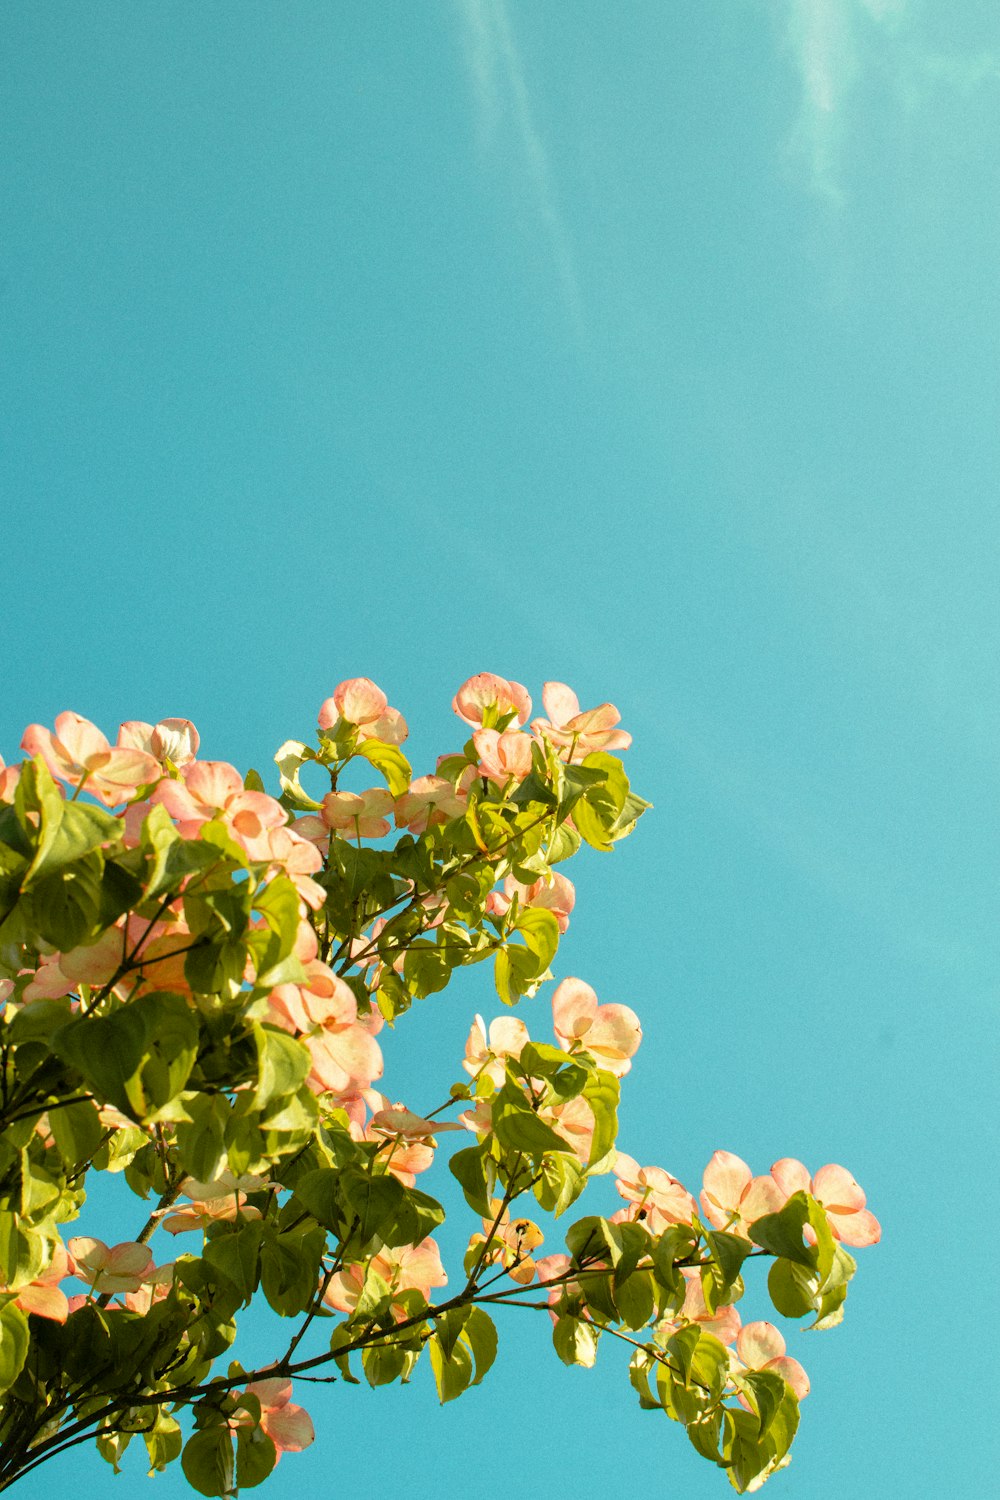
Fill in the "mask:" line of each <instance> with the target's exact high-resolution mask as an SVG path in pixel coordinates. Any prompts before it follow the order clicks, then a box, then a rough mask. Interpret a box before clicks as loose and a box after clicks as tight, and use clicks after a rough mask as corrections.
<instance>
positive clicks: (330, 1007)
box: [270, 959, 382, 1094]
mask: <svg viewBox="0 0 1000 1500" xmlns="http://www.w3.org/2000/svg"><path fill="white" fill-rule="evenodd" d="M305 969H306V974H307V976H308V980H307V983H306V984H305V985H297V984H279V985H276V986H275V988H274V989H273V990H272V991H271V995H270V1006H271V1019H272V1021H274V1023H275V1024H276V1025H278V1026H280V1027H282V1029H283V1030H285V1031H290V1032H292V1033H293V1035H294V1034H298V1035H301V1036H302V1039H303V1041H304V1042H305V1044H306V1046H307V1047H308V1049H309V1054H310V1056H311V1057H312V1072H311V1073H310V1075H309V1079H308V1082H309V1086H310V1088H311V1089H313V1091H314V1092H315V1093H326V1092H328V1091H332V1092H333V1093H335V1094H346V1093H353V1092H355V1091H356V1090H357V1089H366V1088H368V1086H369V1085H370V1084H371V1083H372V1082H373V1080H374V1079H376V1078H381V1076H382V1053H381V1051H380V1049H379V1045H378V1043H377V1042H376V1041H375V1039H374V1038H373V1036H372V1034H371V1030H370V1029H369V1026H366V1025H365V1024H364V1022H362V1021H361V1020H360V1019H359V1017H358V1002H357V1000H356V999H355V997H354V991H353V990H352V989H351V987H350V985H349V984H347V983H346V982H345V981H344V980H343V979H341V978H340V977H339V976H338V975H336V974H335V973H334V972H333V970H332V969H329V968H327V966H326V964H324V963H321V962H320V961H319V959H312V960H311V961H310V962H309V963H307V964H306V965H305Z"/></svg>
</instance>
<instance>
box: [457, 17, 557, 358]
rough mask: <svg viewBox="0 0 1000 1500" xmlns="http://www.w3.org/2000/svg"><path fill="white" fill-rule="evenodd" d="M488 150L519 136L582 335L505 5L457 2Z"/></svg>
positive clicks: (543, 153)
mask: <svg viewBox="0 0 1000 1500" xmlns="http://www.w3.org/2000/svg"><path fill="white" fill-rule="evenodd" d="M455 5H456V9H457V11H458V15H459V21H460V25H461V32H462V46H463V50H464V53H465V62H466V67H467V69H468V72H469V77H470V80H471V83H472V90H473V95H474V98H475V104H476V111H477V116H478V129H479V137H480V142H481V144H482V146H483V147H484V149H485V148H487V147H489V146H490V144H491V143H493V142H494V141H495V140H496V138H497V136H498V134H499V133H500V131H501V130H506V131H507V132H508V133H509V134H510V135H512V136H513V138H514V140H515V142H516V144H517V147H518V152H519V156H520V160H521V166H522V171H523V180H524V182H525V184H526V186H527V190H528V193H529V195H530V198H531V201H532V205H533V207H534V210H535V212H536V213H537V215H538V217H539V219H540V221H541V225H542V228H543V230H544V233H545V235H546V238H547V239H548V242H549V249H550V252H551V255H552V259H553V262H554V266H555V271H556V275H557V277H558V280H559V286H560V291H561V292H562V297H563V301H564V303H565V305H566V310H567V312H568V313H569V316H570V318H571V320H572V322H573V325H574V327H575V329H576V330H577V332H578V333H581V334H582V330H583V305H582V300H581V297H580V284H579V280H578V277H577V274H576V266H575V264H574V258H573V252H572V247H571V244H570V237H569V234H568V232H567V230H566V225H565V223H564V221H563V217H562V213H561V211H560V207H559V200H558V194H557V191H556V186H555V182H554V179H553V174H552V167H551V163H550V160H549V153H548V151H547V150H546V147H545V143H544V140H543V139H542V135H541V132H540V131H539V128H538V125H537V122H536V120H535V112H534V110H533V108H532V104H531V96H530V94H529V92H528V85H527V81H526V77H525V70H524V65H523V63H522V61H521V54H520V52H519V50H518V46H517V42H516V40H515V38H514V32H513V29H512V27H511V23H510V16H509V15H508V12H507V6H506V3H505V0H455Z"/></svg>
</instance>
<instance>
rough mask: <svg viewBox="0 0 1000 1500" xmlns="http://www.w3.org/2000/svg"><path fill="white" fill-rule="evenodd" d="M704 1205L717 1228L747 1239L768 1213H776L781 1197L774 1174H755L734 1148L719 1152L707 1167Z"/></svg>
mask: <svg viewBox="0 0 1000 1500" xmlns="http://www.w3.org/2000/svg"><path fill="white" fill-rule="evenodd" d="M704 1181H705V1185H704V1188H703V1190H702V1193H701V1207H702V1212H703V1213H704V1215H705V1218H706V1219H707V1220H708V1222H709V1223H710V1224H711V1225H712V1226H713V1227H714V1228H715V1229H725V1230H728V1231H729V1233H730V1234H741V1235H743V1236H744V1238H746V1234H747V1230H748V1228H749V1227H750V1225H751V1224H753V1223H754V1222H755V1221H756V1220H757V1219H761V1218H763V1216H764V1215H765V1214H773V1213H777V1211H778V1209H779V1208H780V1207H781V1205H782V1202H783V1200H782V1197H781V1193H780V1190H779V1188H778V1185H777V1183H776V1182H775V1181H774V1178H773V1177H770V1176H768V1177H754V1176H753V1174H752V1173H751V1171H750V1168H749V1167H748V1166H747V1164H746V1162H745V1161H743V1160H741V1158H740V1157H738V1156H734V1155H733V1154H732V1152H731V1151H716V1152H714V1153H713V1155H712V1160H711V1161H710V1162H709V1164H708V1166H707V1167H706V1168H705V1179H704Z"/></svg>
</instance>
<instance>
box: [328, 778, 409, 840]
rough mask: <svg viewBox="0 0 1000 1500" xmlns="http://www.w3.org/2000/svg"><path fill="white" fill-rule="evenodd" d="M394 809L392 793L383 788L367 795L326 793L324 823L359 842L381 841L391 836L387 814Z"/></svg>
mask: <svg viewBox="0 0 1000 1500" xmlns="http://www.w3.org/2000/svg"><path fill="white" fill-rule="evenodd" d="M391 809H392V793H391V792H389V791H386V789H385V788H384V787H375V786H373V787H370V788H369V789H368V791H366V792H359V793H354V792H327V794H326V796H325V797H324V798H323V813H322V817H323V822H324V823H325V824H326V825H327V827H328V828H337V829H341V828H343V829H347V830H349V832H350V833H351V834H352V835H353V836H354V837H357V838H363V839H380V838H382V836H383V835H384V834H386V833H388V832H389V823H388V820H387V819H386V818H385V817H384V814H385V813H387V812H389V811H391Z"/></svg>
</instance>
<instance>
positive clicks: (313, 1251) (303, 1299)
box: [260, 1224, 326, 1318]
mask: <svg viewBox="0 0 1000 1500" xmlns="http://www.w3.org/2000/svg"><path fill="white" fill-rule="evenodd" d="M325 1248H326V1235H325V1234H324V1232H323V1230H322V1229H310V1230H307V1231H306V1232H305V1233H304V1234H303V1233H301V1232H295V1233H289V1234H279V1233H278V1232H277V1231H276V1230H275V1229H274V1228H273V1227H272V1226H271V1225H270V1224H269V1225H268V1226H267V1228H266V1230H265V1234H264V1240H263V1243H262V1245H261V1252H260V1280H261V1286H262V1288H263V1291H264V1296H265V1297H266V1298H267V1300H268V1302H269V1303H270V1305H271V1306H272V1307H273V1308H274V1310H275V1312H276V1313H280V1314H281V1316H282V1317H285V1318H290V1317H295V1316H296V1315H297V1314H298V1313H300V1312H305V1310H306V1308H307V1307H308V1306H309V1304H310V1303H311V1302H312V1299H313V1297H314V1295H315V1293H316V1286H317V1282H318V1280H319V1270H320V1260H321V1258H322V1255H323V1251H324V1249H325Z"/></svg>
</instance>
